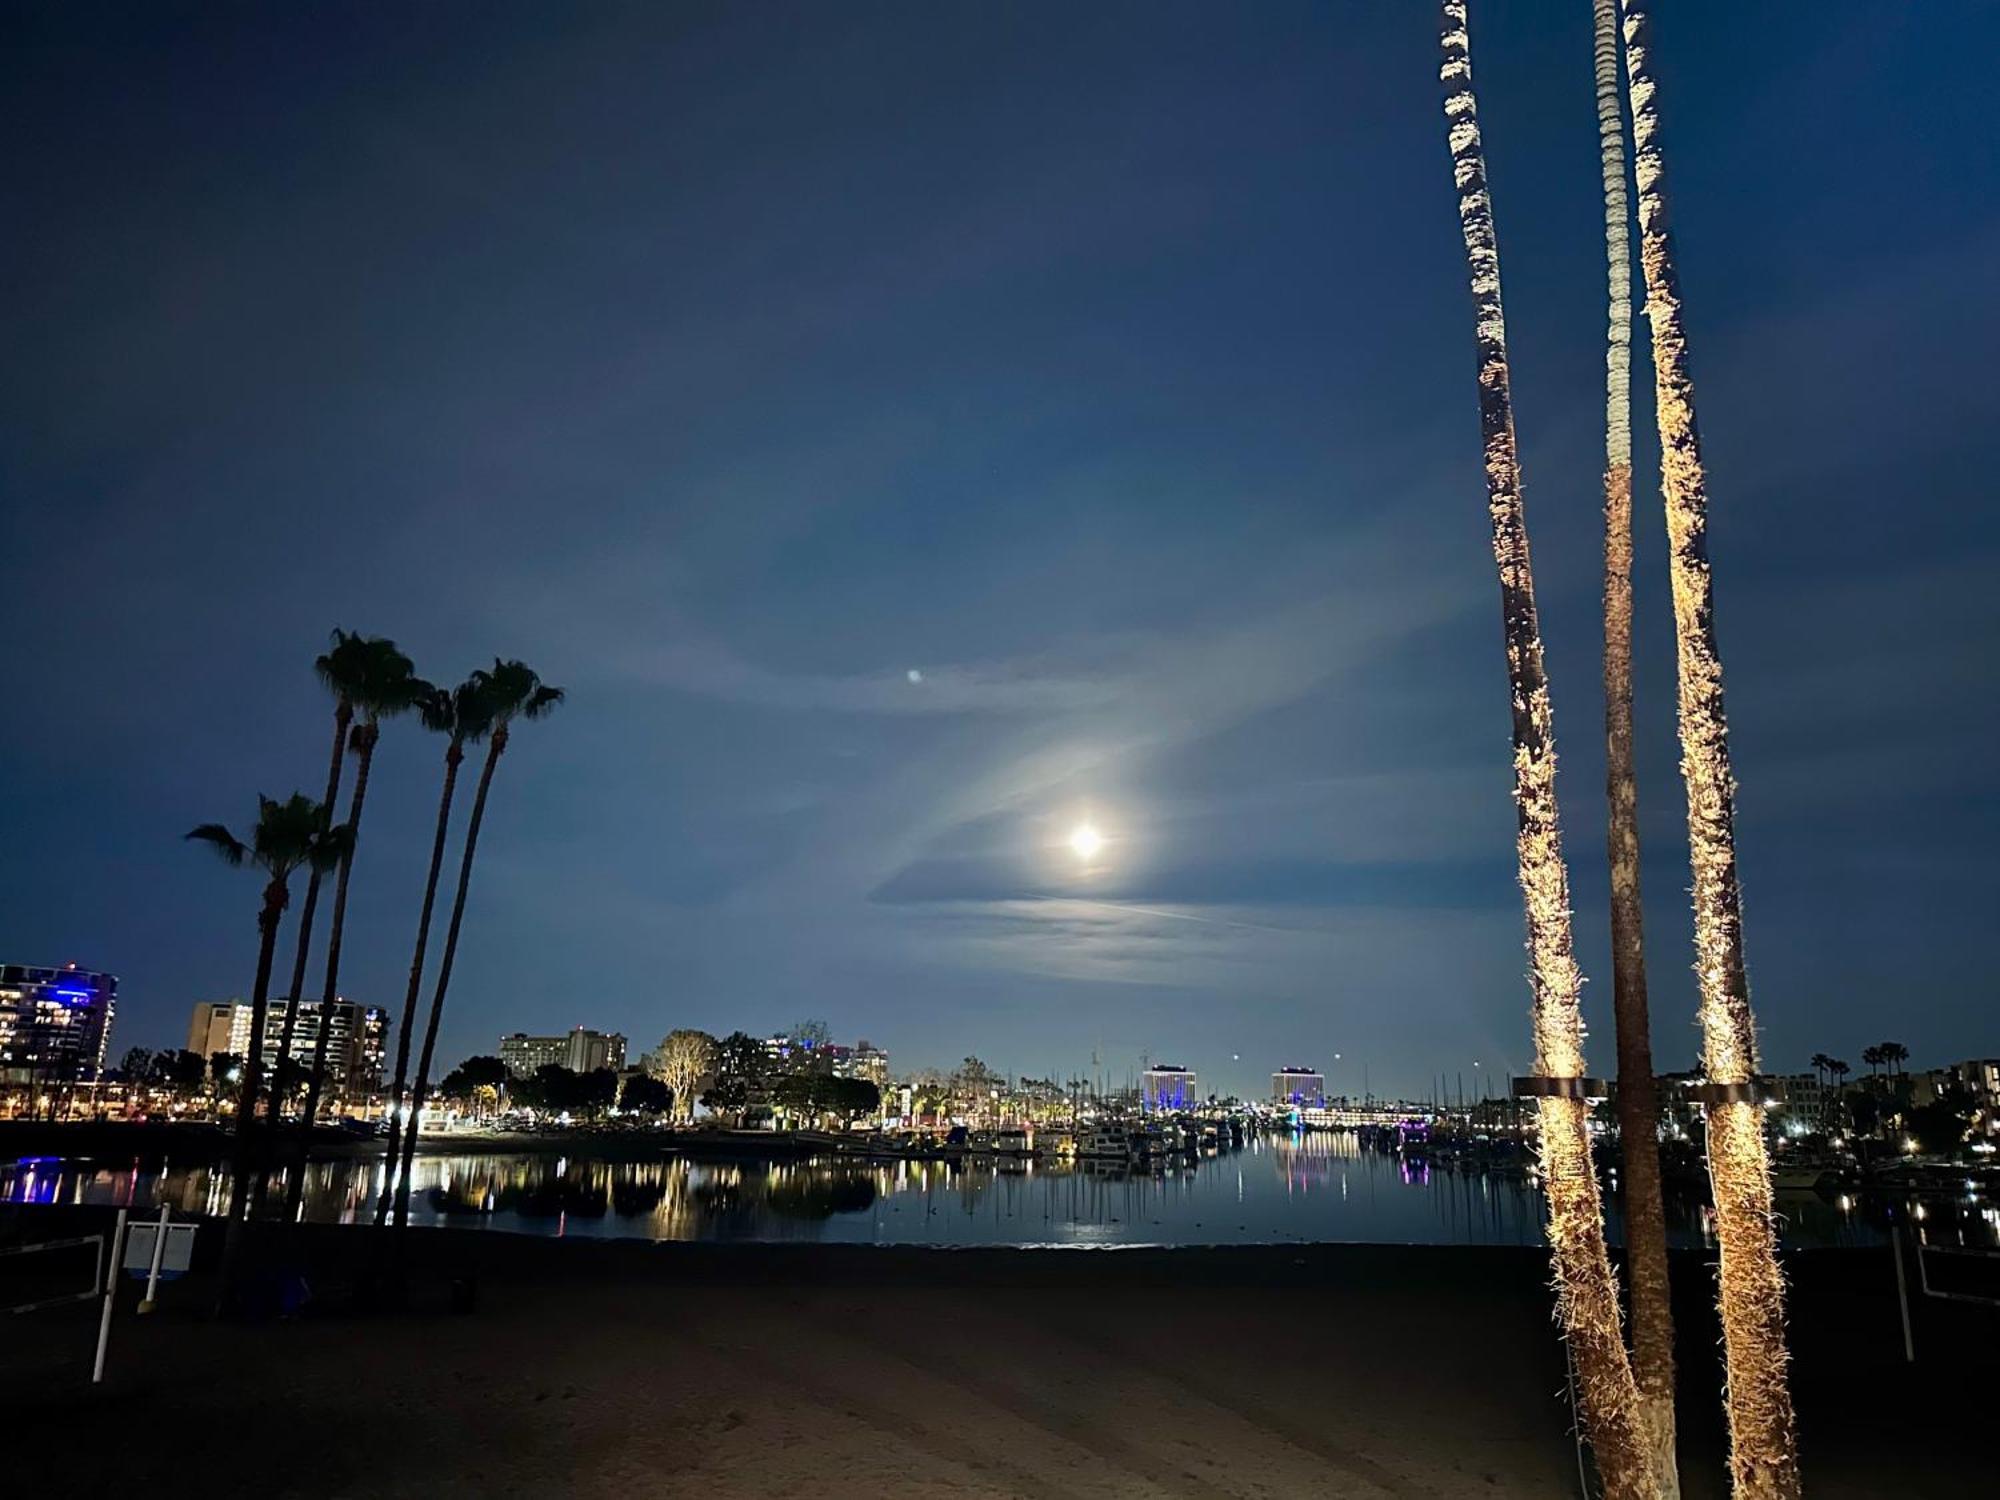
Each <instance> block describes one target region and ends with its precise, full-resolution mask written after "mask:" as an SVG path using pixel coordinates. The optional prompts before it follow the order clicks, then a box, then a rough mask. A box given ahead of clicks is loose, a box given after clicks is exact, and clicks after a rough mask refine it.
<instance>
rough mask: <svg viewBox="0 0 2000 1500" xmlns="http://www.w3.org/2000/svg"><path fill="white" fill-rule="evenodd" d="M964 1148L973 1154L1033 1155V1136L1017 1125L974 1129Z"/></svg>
mask: <svg viewBox="0 0 2000 1500" xmlns="http://www.w3.org/2000/svg"><path fill="white" fill-rule="evenodd" d="M965 1149H966V1150H967V1151H969V1152H971V1153H972V1154H973V1155H974V1156H1033V1155H1034V1154H1035V1141H1034V1137H1033V1136H1031V1135H1029V1134H1028V1132H1027V1131H1026V1130H1023V1129H1022V1128H1021V1127H1020V1126H1018V1125H1002V1126H1001V1127H1000V1128H999V1129H998V1130H975V1131H973V1132H972V1134H971V1136H970V1137H969V1138H968V1139H967V1140H966V1143H965Z"/></svg>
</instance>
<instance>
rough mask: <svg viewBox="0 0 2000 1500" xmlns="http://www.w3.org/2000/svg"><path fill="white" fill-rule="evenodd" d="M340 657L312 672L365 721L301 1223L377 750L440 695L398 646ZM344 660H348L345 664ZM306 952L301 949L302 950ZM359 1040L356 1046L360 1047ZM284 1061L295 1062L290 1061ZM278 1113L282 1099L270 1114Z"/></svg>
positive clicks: (359, 736) (350, 647)
mask: <svg viewBox="0 0 2000 1500" xmlns="http://www.w3.org/2000/svg"><path fill="white" fill-rule="evenodd" d="M335 637H336V639H335V644H334V649H333V650H332V651H330V652H328V653H327V654H326V655H324V656H321V657H320V658H319V659H318V660H317V661H316V662H314V664H313V665H314V667H315V668H316V669H317V671H318V673H319V677H320V680H321V681H322V682H324V683H326V684H328V685H329V686H332V687H335V691H336V692H337V693H338V694H339V696H340V698H341V699H342V701H344V702H346V703H348V704H349V705H350V706H351V709H352V710H353V711H354V712H355V713H358V714H359V715H360V719H361V722H360V723H358V724H356V725H355V726H354V729H353V731H352V733H351V734H350V735H349V738H348V743H349V746H350V748H352V750H353V751H354V791H353V792H352V794H351V795H350V797H349V800H348V804H347V824H346V826H347V830H348V839H349V842H348V850H347V854H346V856H345V857H344V858H343V859H342V860H341V862H340V872H339V875H338V877H337V879H336V880H335V882H334V888H333V913H332V917H331V919H330V921H329V922H328V925H327V935H326V980H325V982H324V983H323V984H322V985H321V987H320V1005H319V1027H318V1031H317V1032H316V1034H315V1035H314V1037H313V1052H312V1065H311V1068H310V1070H309V1071H308V1073H307V1077H306V1101H305V1107H304V1108H303V1109H302V1110H300V1111H299V1130H298V1170H297V1171H295V1172H293V1173H292V1174H291V1176H290V1178H289V1180H288V1181H287V1183H286V1185H285V1218H286V1219H287V1220H288V1221H289V1220H292V1219H295V1218H297V1217H298V1211H299V1203H300V1201H301V1200H302V1199H303V1197H304V1196H305V1163H306V1158H307V1156H308V1155H309V1154H310V1151H311V1147H312V1127H313V1117H314V1116H315V1115H316V1114H317V1113H318V1112H319V1100H320V1093H321V1091H322V1090H323V1089H324V1088H325V1086H326V1063H327V1054H328V1050H329V1047H330V1045H331V1041H332V1037H333V1006H334V1004H335V1002H336V1001H337V1000H338V999H339V998H340V951H341V938H342V936H343V935H344V934H345V932H346V929H347V889H348V882H349V881H350V880H351V879H352V878H353V875H354V855H355V849H356V846H357V845H358V844H359V842H360V838H361V813H362V809H363V808H364V807H365V806H366V804H367V801H368V773H369V771H370V769H371V768H372V767H373V765H374V762H375V746H376V745H377V743H379V742H380V740H381V738H382V720H384V719H388V718H394V717H395V716H396V715H398V714H401V713H405V712H407V711H408V710H409V709H411V708H413V707H414V706H416V704H417V703H418V702H420V701H421V700H422V699H423V698H424V697H425V696H426V695H427V694H429V693H431V692H432V691H434V690H433V689H432V687H431V685H430V684H429V683H428V682H425V681H424V680H423V679H422V678H421V677H419V676H417V675H416V668H415V664H414V663H412V662H411V660H410V659H409V657H407V656H405V655H404V654H403V653H402V652H401V651H398V650H397V649H396V643H395V642H394V641H390V640H383V639H381V638H379V637H378V638H374V639H363V638H361V637H359V636H342V635H341V633H340V632H338V631H336V632H335ZM343 657H344V659H343ZM302 946H303V945H302ZM298 1009H299V1007H298V1005H296V1004H294V1005H293V1006H292V1007H291V1008H290V1011H289V1012H288V1013H287V1015H286V1018H285V1019H286V1023H287V1025H289V1024H290V1023H291V1019H292V1016H293V1015H296V1014H297V1012H298ZM359 1040H360V1038H359V1035H358V1034H357V1035H356V1037H355V1038H354V1044H355V1045H358V1044H359ZM284 1055H287V1056H289V1053H286V1054H284ZM276 1109H277V1101H276V1096H275V1095H274V1096H273V1099H272V1110H273V1113H274V1114H275V1112H276Z"/></svg>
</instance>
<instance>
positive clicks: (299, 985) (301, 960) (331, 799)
mask: <svg viewBox="0 0 2000 1500" xmlns="http://www.w3.org/2000/svg"><path fill="white" fill-rule="evenodd" d="M353 722H354V708H353V706H352V705H351V704H350V703H348V701H347V700H346V699H345V698H343V699H341V700H340V702H339V703H337V704H335V705H334V710H333V760H332V763H331V764H330V765H328V766H327V768H326V798H325V800H323V801H322V802H321V803H320V809H321V811H320V831H321V832H322V833H324V832H325V831H326V830H327V829H328V828H331V827H332V826H333V809H334V804H335V802H336V801H338V799H339V797H340V760H341V756H342V754H343V753H344V752H345V751H346V749H347V731H348V728H349V726H350V725H352V724H353ZM319 880H320V872H319V871H318V870H312V871H309V872H308V873H307V875H306V899H305V903H304V904H303V905H302V906H301V907H300V908H299V946H298V951H297V952H296V953H294V954H293V955H292V987H291V989H290V990H289V991H288V992H287V993H289V994H290V996H291V999H290V1001H289V1002H288V1003H287V1004H286V1006H285V1022H284V1025H282V1026H281V1027H279V1028H278V1067H277V1072H278V1075H279V1076H280V1077H282V1076H283V1074H284V1071H285V1064H286V1062H287V1061H289V1060H290V1058H291V1055H292V1038H293V1036H294V1035H295V1034H296V1033H297V1031H298V1029H299V1001H300V999H301V998H302V997H303V996H304V994H305V992H306V960H307V959H308V958H309V957H310V956H311V950H312V931H313V918H314V916H315V915H316V914H317V913H318V911H319ZM283 1107H284V1099H283V1097H282V1094H281V1092H280V1090H278V1089H277V1088H275V1087H273V1088H272V1090H271V1106H270V1108H271V1124H272V1127H273V1128H274V1129H275V1128H276V1126H277V1123H278V1115H279V1112H280V1111H281V1110H282V1109H283ZM263 1202H264V1186H263V1183H262V1181H261V1180H260V1181H259V1183H258V1186H257V1204H258V1208H259V1209H260V1210H261V1209H262V1207H263Z"/></svg>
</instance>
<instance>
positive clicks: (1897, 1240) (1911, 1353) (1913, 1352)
mask: <svg viewBox="0 0 2000 1500" xmlns="http://www.w3.org/2000/svg"><path fill="white" fill-rule="evenodd" d="M1889 1248H1890V1249H1891V1250H1893V1251H1895V1253H1896V1307H1897V1309H1898V1310H1899V1311H1900V1312H1901V1313H1902V1315H1903V1363H1904V1364H1906V1365H1913V1364H1915V1363H1916V1362H1917V1345H1916V1341H1915V1340H1914V1339H1912V1338H1911V1337H1910V1285H1909V1283H1908V1282H1907V1281H1905V1280H1904V1279H1903V1226H1902V1225H1900V1224H1898V1225H1895V1226H1894V1227H1892V1228H1891V1229H1890V1231H1889ZM1922 1253H1923V1252H1922V1251H1919V1252H1918V1254H1922Z"/></svg>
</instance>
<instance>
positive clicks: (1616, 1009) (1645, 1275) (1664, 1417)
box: [1593, 0, 1680, 1500]
mask: <svg viewBox="0 0 2000 1500" xmlns="http://www.w3.org/2000/svg"><path fill="white" fill-rule="evenodd" d="M1593 9H1594V13H1595V19H1596V37H1595V45H1594V48H1593V55H1594V60H1595V63H1596V71H1597V138H1598V156H1599V161H1600V165H1601V167H1602V175H1603V182H1604V258H1605V269H1606V282H1607V289H1608V309H1609V310H1608V315H1607V318H1606V326H1607V336H1606V340H1605V357H1604V749H1605V755H1604V790H1605V799H1606V801H1607V803H1608V804H1609V815H1608V818H1607V820H1606V824H1605V842H1606V845H1607V847H1608V852H1609V855H1610V870H1611V993H1612V1014H1613V1015H1614V1016H1615V1017H1616V1019H1617V1040H1618V1102H1617V1108H1618V1135H1619V1144H1620V1147H1621V1151H1622V1154H1623V1156H1624V1159H1625V1180H1624V1182H1623V1184H1622V1187H1623V1189H1624V1197H1625V1266H1626V1273H1627V1275H1628V1276H1629V1277H1630V1279H1631V1295H1632V1375H1633V1378H1634V1380H1635V1381H1636V1382H1637V1384H1638V1387H1639V1418H1640V1422H1641V1425H1642V1426H1643V1428H1644V1430H1645V1437H1646V1445H1647V1448H1648V1449H1649V1450H1650V1452H1651V1454H1652V1463H1653V1469H1654V1473H1655V1475H1656V1477H1657V1479H1658V1483H1659V1492H1660V1495H1661V1497H1662V1500H1674V1497H1676V1496H1678V1495H1679V1494H1680V1474H1679V1466H1678V1464H1677V1462H1676V1460H1675V1455H1674V1316H1673V1304H1672V1298H1671V1295H1670V1290H1669V1286H1668V1280H1667V1211H1666V1205H1665V1202H1664V1199H1663V1197H1662V1191H1661V1184H1660V1105H1659V1099H1658V1097H1657V1090H1656V1086H1655V1084H1654V1081H1653V1036H1652V1019H1651V1016H1650V1015H1649V1013H1648V1005H1647V996H1646V930H1645V918H1644V909H1643V907H1642V904H1641V902H1640V896H1639V779H1638V773H1637V771H1636V770H1635V769H1634V766H1633V756H1632V204H1631V199H1630V197H1629V196H1628V194H1627V192H1626V187H1625V114H1624V110H1623V108H1622V106H1621V104H1620V102H1619V101H1620V89H1619V79H1618V0H1593Z"/></svg>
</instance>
